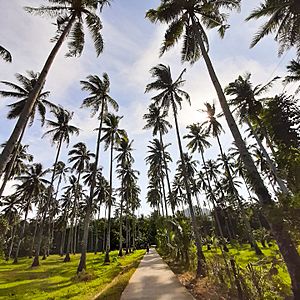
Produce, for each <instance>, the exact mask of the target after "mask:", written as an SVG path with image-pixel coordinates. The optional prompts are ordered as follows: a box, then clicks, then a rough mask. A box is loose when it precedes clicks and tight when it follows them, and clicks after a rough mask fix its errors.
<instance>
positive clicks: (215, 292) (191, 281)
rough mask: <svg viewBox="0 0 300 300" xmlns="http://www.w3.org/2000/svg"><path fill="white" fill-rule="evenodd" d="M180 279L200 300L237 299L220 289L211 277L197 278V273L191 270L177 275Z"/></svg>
mask: <svg viewBox="0 0 300 300" xmlns="http://www.w3.org/2000/svg"><path fill="white" fill-rule="evenodd" d="M177 277H178V279H179V281H180V282H181V284H182V285H184V286H185V287H186V288H187V289H188V290H189V292H190V293H191V294H192V295H193V296H194V297H195V298H196V299H199V300H227V299H231V300H235V299H236V298H235V297H232V296H230V295H228V294H227V292H226V291H222V290H220V288H218V287H216V286H215V285H214V284H213V283H212V282H210V280H209V278H201V279H195V274H194V273H191V272H184V273H182V274H179V275H177Z"/></svg>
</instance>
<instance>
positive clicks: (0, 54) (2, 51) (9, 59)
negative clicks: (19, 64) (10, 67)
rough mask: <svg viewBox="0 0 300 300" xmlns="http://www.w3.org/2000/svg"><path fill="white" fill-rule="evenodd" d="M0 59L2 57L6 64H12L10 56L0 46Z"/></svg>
mask: <svg viewBox="0 0 300 300" xmlns="http://www.w3.org/2000/svg"><path fill="white" fill-rule="evenodd" d="M0 57H2V58H3V59H4V60H5V61H7V62H12V56H11V54H10V52H9V51H8V50H6V49H5V48H4V47H3V46H0Z"/></svg>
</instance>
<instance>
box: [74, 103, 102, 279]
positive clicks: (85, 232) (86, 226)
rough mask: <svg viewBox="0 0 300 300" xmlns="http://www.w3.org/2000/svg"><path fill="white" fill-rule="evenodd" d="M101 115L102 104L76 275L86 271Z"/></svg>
mask: <svg viewBox="0 0 300 300" xmlns="http://www.w3.org/2000/svg"><path fill="white" fill-rule="evenodd" d="M103 115H104V102H102V107H101V113H100V124H99V130H98V136H97V146H96V156H95V166H94V170H93V176H92V183H91V189H90V196H89V199H88V203H87V209H86V214H85V218H84V223H83V237H82V241H81V256H80V261H79V265H78V267H77V273H79V272H82V271H83V270H85V269H86V251H87V242H88V237H89V225H90V218H91V213H92V204H93V198H94V189H95V186H96V173H97V166H98V162H99V158H100V142H101V131H102V124H103ZM104 231H105V230H104Z"/></svg>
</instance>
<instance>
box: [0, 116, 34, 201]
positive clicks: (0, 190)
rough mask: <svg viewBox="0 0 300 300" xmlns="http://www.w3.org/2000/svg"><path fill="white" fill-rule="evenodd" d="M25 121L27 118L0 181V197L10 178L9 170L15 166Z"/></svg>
mask: <svg viewBox="0 0 300 300" xmlns="http://www.w3.org/2000/svg"><path fill="white" fill-rule="evenodd" d="M27 123H28V119H27V122H26V124H25V126H24V128H23V130H22V133H21V135H20V138H19V140H18V142H17V145H16V149H15V151H14V152H13V156H12V158H11V160H10V164H9V166H8V169H7V171H6V172H5V175H4V179H3V182H2V185H1V188H0V197H1V196H2V194H3V192H4V190H5V186H6V184H7V182H8V180H9V179H10V175H11V172H12V170H13V169H14V167H15V162H16V159H17V156H18V152H19V149H20V145H21V141H22V139H23V136H24V133H25V129H26V126H27Z"/></svg>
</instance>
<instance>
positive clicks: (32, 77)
mask: <svg viewBox="0 0 300 300" xmlns="http://www.w3.org/2000/svg"><path fill="white" fill-rule="evenodd" d="M38 76H39V74H38V73H35V72H33V71H27V76H25V75H22V74H19V73H17V74H16V75H15V77H16V79H17V81H18V82H19V84H15V83H12V82H8V81H1V83H2V84H4V85H5V86H7V87H9V88H11V89H12V90H11V91H7V90H1V91H0V95H1V96H3V97H6V98H16V99H18V100H17V102H15V103H12V104H9V105H7V106H8V107H9V109H10V110H9V112H8V115H7V118H8V119H15V118H17V117H19V116H20V114H21V112H22V110H23V108H24V106H25V104H26V102H27V99H28V97H29V95H30V93H31V92H32V90H33V89H34V86H35V84H36V82H37V78H38ZM49 94H50V92H49V91H46V92H42V90H41V91H40V93H39V95H38V97H37V100H36V102H35V105H34V106H33V108H32V111H31V114H30V117H29V118H28V119H27V122H26V124H25V126H24V127H23V130H22V132H21V135H20V137H19V139H18V142H17V143H16V145H15V146H14V149H13V151H12V155H11V157H10V159H9V163H8V164H7V165H6V167H5V169H4V173H5V176H6V177H10V173H11V172H12V169H13V168H14V165H15V160H16V155H17V152H18V151H19V150H18V148H19V147H20V143H21V141H22V139H23V136H24V133H25V129H26V126H27V123H28V121H29V126H31V125H32V124H33V121H34V119H35V117H36V114H37V113H38V114H39V117H40V120H41V123H42V126H43V125H44V123H45V115H46V110H47V108H50V109H53V108H55V107H56V106H55V105H54V104H53V103H51V102H50V101H48V100H47V98H48V97H49ZM4 182H5V180H4ZM5 183H6V182H5ZM1 195H2V193H1Z"/></svg>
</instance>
